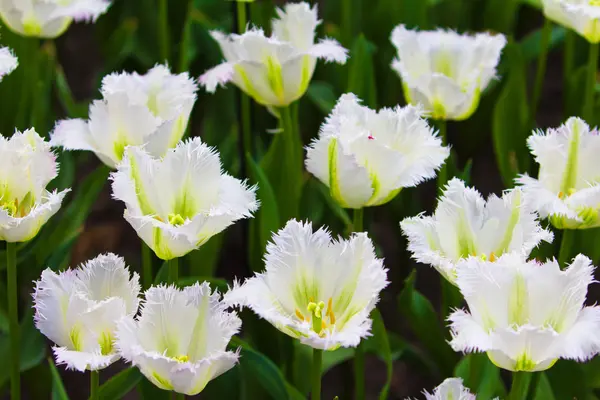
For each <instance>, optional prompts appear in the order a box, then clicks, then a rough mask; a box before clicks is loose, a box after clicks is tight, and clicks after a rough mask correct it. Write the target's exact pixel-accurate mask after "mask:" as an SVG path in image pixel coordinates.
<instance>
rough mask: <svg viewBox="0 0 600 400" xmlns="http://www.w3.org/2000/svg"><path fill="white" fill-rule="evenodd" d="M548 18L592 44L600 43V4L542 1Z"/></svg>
mask: <svg viewBox="0 0 600 400" xmlns="http://www.w3.org/2000/svg"><path fill="white" fill-rule="evenodd" d="M542 6H543V9H544V14H545V15H546V18H548V19H551V20H552V21H554V22H556V23H557V24H559V25H563V26H565V27H567V28H569V29H572V30H574V31H575V32H577V33H578V34H580V35H581V36H583V37H584V38H585V39H586V40H587V41H588V42H590V43H598V42H600V2H598V1H596V0H542Z"/></svg>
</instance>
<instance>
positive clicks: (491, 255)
mask: <svg viewBox="0 0 600 400" xmlns="http://www.w3.org/2000/svg"><path fill="white" fill-rule="evenodd" d="M481 259H482V260H483V261H489V262H494V261H496V254H495V253H494V252H493V251H492V252H491V253H490V256H489V257H488V256H486V255H485V254H482V255H481Z"/></svg>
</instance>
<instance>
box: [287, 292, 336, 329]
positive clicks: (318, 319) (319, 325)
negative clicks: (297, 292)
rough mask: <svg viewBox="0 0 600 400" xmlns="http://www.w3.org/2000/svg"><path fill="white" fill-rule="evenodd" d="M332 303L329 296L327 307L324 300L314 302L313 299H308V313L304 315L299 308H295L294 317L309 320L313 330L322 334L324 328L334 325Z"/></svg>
mask: <svg viewBox="0 0 600 400" xmlns="http://www.w3.org/2000/svg"><path fill="white" fill-rule="evenodd" d="M332 303H333V300H332V299H331V297H330V298H329V301H328V302H327V309H325V303H324V302H322V301H319V302H318V303H315V302H314V301H310V302H309V303H308V306H306V311H308V315H307V316H305V315H304V314H303V313H302V312H301V311H300V310H299V309H296V317H297V318H298V319H299V320H301V321H306V322H311V323H312V329H313V331H315V332H316V333H317V334H318V335H319V336H323V335H324V334H325V332H324V331H325V330H327V329H330V328H332V327H333V326H335V314H334V313H333V306H332ZM323 311H325V314H323ZM323 317H325V318H323ZM327 321H329V323H328V322H327Z"/></svg>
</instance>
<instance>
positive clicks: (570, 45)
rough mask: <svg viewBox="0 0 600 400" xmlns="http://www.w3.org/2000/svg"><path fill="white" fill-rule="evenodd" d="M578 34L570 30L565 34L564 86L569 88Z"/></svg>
mask: <svg viewBox="0 0 600 400" xmlns="http://www.w3.org/2000/svg"><path fill="white" fill-rule="evenodd" d="M576 39H577V34H576V33H575V32H573V31H572V30H570V29H567V33H566V34H565V48H564V55H563V57H564V58H563V69H564V82H563V83H564V85H565V86H567V85H568V83H569V80H570V78H571V73H572V72H573V60H574V54H575V40H576Z"/></svg>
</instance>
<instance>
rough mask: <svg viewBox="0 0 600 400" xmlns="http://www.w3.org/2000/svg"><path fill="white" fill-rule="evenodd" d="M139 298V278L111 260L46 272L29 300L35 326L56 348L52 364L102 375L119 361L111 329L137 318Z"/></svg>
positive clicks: (98, 259) (107, 257) (105, 258)
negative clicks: (126, 318)
mask: <svg viewBox="0 0 600 400" xmlns="http://www.w3.org/2000/svg"><path fill="white" fill-rule="evenodd" d="M139 292H140V284H139V276H138V274H137V273H135V272H134V273H133V274H130V273H129V269H128V268H127V267H126V266H125V261H124V260H123V259H122V258H121V257H118V256H116V255H114V254H106V255H100V256H98V257H96V258H94V259H93V260H90V261H88V262H87V263H85V264H84V265H82V266H81V267H79V268H77V269H75V270H71V269H69V270H67V271H64V272H60V273H58V274H57V273H56V272H54V271H52V270H51V269H50V268H47V269H46V270H45V271H43V272H42V277H41V279H40V280H39V281H37V282H36V285H35V292H34V294H33V302H34V308H35V326H36V327H37V328H38V329H39V330H40V331H41V332H42V333H43V334H44V335H45V336H46V337H48V339H50V340H52V341H53V342H54V343H55V344H56V346H55V347H54V349H53V350H54V355H55V356H56V361H57V363H59V364H66V366H67V368H69V369H75V370H78V371H85V370H86V369H90V370H99V369H103V368H105V367H107V366H108V365H110V364H112V363H113V362H115V361H116V360H118V359H119V358H120V356H119V354H118V352H117V350H116V348H115V347H114V343H113V341H114V339H115V329H116V323H117V321H118V320H119V319H121V318H123V317H125V316H131V317H133V315H135V314H136V313H137V310H138V305H139V300H138V295H139Z"/></svg>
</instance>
